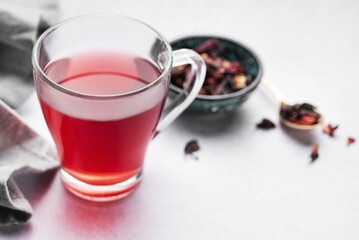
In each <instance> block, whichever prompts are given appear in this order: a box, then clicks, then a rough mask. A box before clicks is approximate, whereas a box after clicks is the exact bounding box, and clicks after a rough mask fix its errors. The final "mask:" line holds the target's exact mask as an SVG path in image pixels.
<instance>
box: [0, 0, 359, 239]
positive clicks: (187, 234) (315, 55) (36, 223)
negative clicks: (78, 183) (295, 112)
mask: <svg viewBox="0 0 359 240" xmlns="http://www.w3.org/2000/svg"><path fill="white" fill-rule="evenodd" d="M60 6H61V18H67V17H71V16H75V15H78V14H83V13H90V12H114V13H120V14H124V15H129V16H132V17H135V18H138V19H141V20H143V21H145V22H147V23H149V24H150V25H152V26H153V27H155V28H156V29H158V30H159V31H160V32H162V33H163V34H164V35H165V36H166V37H167V38H168V39H169V40H173V39H175V38H177V37H181V36H185V35H192V34H201V33H210V34H216V35H224V36H229V37H232V38H234V39H237V40H239V41H242V42H244V43H246V44H247V45H249V46H251V47H252V48H253V50H254V51H256V52H257V53H258V55H259V56H260V58H261V59H262V61H263V64H264V68H265V76H266V78H267V79H268V80H270V81H271V82H272V83H273V84H275V85H276V86H277V87H278V88H280V89H281V90H282V91H283V92H285V93H286V95H287V96H288V98H289V100H292V101H297V102H302V101H308V102H311V103H315V104H316V105H317V106H318V107H319V110H320V111H321V112H322V113H323V115H324V117H325V121H326V123H333V124H339V125H340V126H339V129H338V131H337V132H336V134H335V137H334V138H330V137H329V136H327V135H324V134H323V133H322V130H321V129H317V130H315V131H312V132H306V133H299V132H296V131H291V130H288V129H286V128H285V127H281V126H280V125H278V124H277V128H276V129H274V130H270V131H261V130H257V129H256V128H255V123H256V122H258V121H260V120H261V119H262V118H263V117H268V118H270V119H273V120H275V122H276V123H277V122H278V118H277V107H278V106H277V104H276V102H275V101H274V99H273V98H272V97H271V95H270V94H269V93H268V92H267V91H266V90H265V89H264V88H263V87H262V86H260V87H259V88H258V89H257V90H256V92H255V93H254V94H253V95H252V96H251V98H250V99H249V100H248V102H246V103H245V104H244V105H243V106H242V107H240V108H239V109H237V110H236V111H234V112H232V113H230V114H227V115H213V116H200V115H191V114H183V115H182V116H181V117H180V118H179V119H178V120H176V121H175V122H174V123H173V124H172V125H171V126H170V127H169V128H168V129H167V131H165V132H163V133H162V134H161V135H160V136H159V137H158V138H157V139H155V140H154V141H153V142H152V144H151V146H150V148H149V150H148V153H147V157H146V161H145V171H144V179H143V182H142V184H141V185H140V187H139V188H138V190H137V191H136V192H135V193H133V194H132V195H131V196H129V197H127V198H125V199H123V200H119V201H115V202H111V203H93V202H88V201H85V200H81V199H78V198H77V197H74V196H73V195H71V194H70V193H69V192H68V191H67V190H66V189H64V187H63V186H62V184H61V182H60V180H59V176H58V175H57V173H54V172H52V173H46V174H44V175H36V174H25V175H21V176H17V177H16V179H17V181H18V184H19V186H20V188H21V189H22V190H23V192H24V195H25V196H26V197H27V198H28V199H29V201H30V203H31V204H32V206H33V208H34V215H33V217H32V218H31V219H30V221H29V222H28V223H27V224H25V225H24V226H19V227H10V228H5V229H1V231H0V238H1V239H246V240H248V239H254V240H261V239H263V240H268V239H286V240H287V239H291V240H292V239H293V240H296V239H298V240H303V239H315V240H318V239H326V240H331V239H359V142H357V143H355V144H353V145H351V146H350V147H347V146H346V141H347V137H348V136H354V137H357V140H359V127H358V117H359V114H358V103H359V94H358V89H359V80H358V79H359V71H358V65H359V58H358V56H359V25H358V24H359V14H358V13H359V2H358V1H339V0H338V1H327V0H326V1H324V0H323V1H281V0H276V1H258V0H256V1H237V0H232V1H224V0H223V1H215V0H182V1H165V0H163V1H118V0H113V1H96V0H91V1H89V0H81V1H80V0H77V1H72V0H63V1H61V5H60ZM18 111H19V113H20V114H21V115H22V116H23V117H24V118H25V120H26V121H27V122H28V123H29V124H30V125H31V126H32V127H34V129H36V130H37V131H38V132H39V133H40V134H41V135H43V136H44V137H46V138H48V139H49V140H50V141H51V138H50V135H49V132H48V130H47V128H46V125H45V123H44V121H43V118H42V115H41V111H40V108H39V105H38V102H37V99H36V97H35V95H33V96H32V97H31V98H30V99H29V100H28V101H27V102H26V103H25V104H24V105H23V106H22V107H21V108H19V109H18ZM191 139H197V140H198V141H199V144H200V146H201V150H200V152H198V154H197V156H198V157H199V160H198V161H196V160H194V159H193V158H191V157H185V156H184V153H183V151H184V146H185V144H186V143H187V142H188V141H189V140H191ZM314 143H318V144H319V155H320V157H319V159H318V160H317V162H315V163H314V164H309V162H310V158H309V155H310V151H311V145H312V144H314Z"/></svg>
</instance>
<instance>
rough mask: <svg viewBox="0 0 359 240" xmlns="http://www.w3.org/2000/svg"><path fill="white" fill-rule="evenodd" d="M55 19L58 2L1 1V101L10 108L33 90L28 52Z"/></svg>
mask: <svg viewBox="0 0 359 240" xmlns="http://www.w3.org/2000/svg"><path fill="white" fill-rule="evenodd" d="M56 18H57V0H31V1H29V0H0V99H2V100H3V101H5V102H6V103H7V104H8V105H10V106H11V107H13V108H16V107H18V106H19V105H20V104H21V103H23V102H24V101H25V99H26V98H28V97H29V96H30V94H31V93H32V91H33V90H34V87H33V78H32V66H31V51H32V46H33V44H34V42H35V40H36V38H37V37H38V35H39V34H40V33H42V32H43V31H44V30H46V29H47V28H48V27H49V25H50V24H53V23H54V21H56Z"/></svg>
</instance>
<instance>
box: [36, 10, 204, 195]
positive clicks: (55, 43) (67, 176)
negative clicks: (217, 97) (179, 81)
mask: <svg viewBox="0 0 359 240" xmlns="http://www.w3.org/2000/svg"><path fill="white" fill-rule="evenodd" d="M32 63H33V72H34V79H35V85H36V92H37V95H38V98H39V101H40V105H41V108H42V112H43V114H44V117H45V120H46V123H47V126H48V128H49V130H50V132H51V134H52V137H53V139H54V141H55V144H56V148H57V153H58V155H59V158H60V161H61V170H60V172H61V178H62V181H63V183H64V185H65V186H66V188H67V189H68V190H70V191H71V192H72V193H74V194H75V195H77V196H79V197H82V198H85V199H89V200H94V201H109V200H114V199H118V198H122V197H125V196H127V195H128V194H129V193H131V192H132V191H133V190H135V188H136V187H137V186H138V184H139V182H140V181H141V176H142V166H143V160H144V157H145V153H146V149H147V147H148V144H149V142H150V140H151V139H152V138H153V137H155V136H156V135H157V133H159V132H161V131H162V130H163V129H164V128H165V127H167V126H168V125H169V124H170V123H171V122H172V121H173V120H174V119H175V118H176V117H178V116H179V115H180V114H181V113H182V112H183V111H184V110H185V109H186V108H187V107H188V105H189V104H190V103H191V102H192V101H193V100H194V98H195V97H196V95H197V93H198V92H199V90H200V88H201V86H202V84H203V81H204V77H205V73H206V67H205V63H204V62H203V60H202V58H201V57H200V56H199V55H198V54H197V53H196V52H194V51H192V50H189V49H181V50H176V51H172V49H171V46H170V44H169V43H168V41H167V40H166V39H165V38H164V37H163V36H162V35H161V34H160V33H158V32H157V31H156V30H154V29H153V28H151V27H150V26H148V25H146V24H144V23H142V22H140V21H137V20H135V19H131V18H128V17H124V16H118V15H87V16H81V17H76V18H72V19H69V20H65V21H63V22H61V23H59V24H57V25H55V26H53V27H51V28H50V29H48V30H47V31H46V32H44V33H43V34H42V35H41V36H40V38H39V39H38V40H37V42H36V43H35V46H34V49H33V55H32ZM185 64H190V65H191V72H190V74H188V86H191V88H192V90H191V91H190V93H189V94H186V95H185V96H182V97H180V98H178V99H177V100H176V101H175V102H173V103H172V104H171V105H170V106H168V107H167V105H166V107H165V108H164V103H165V100H166V97H167V93H168V88H169V83H170V72H171V69H172V67H173V66H179V65H185Z"/></svg>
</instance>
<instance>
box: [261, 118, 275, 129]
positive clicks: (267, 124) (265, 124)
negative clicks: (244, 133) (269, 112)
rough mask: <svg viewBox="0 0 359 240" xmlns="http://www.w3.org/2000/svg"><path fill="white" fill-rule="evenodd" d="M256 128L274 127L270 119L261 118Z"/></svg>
mask: <svg viewBox="0 0 359 240" xmlns="http://www.w3.org/2000/svg"><path fill="white" fill-rule="evenodd" d="M257 128H260V129H272V128H275V124H274V123H273V122H272V121H271V120H269V119H266V118H263V120H262V121H261V122H259V123H257Z"/></svg>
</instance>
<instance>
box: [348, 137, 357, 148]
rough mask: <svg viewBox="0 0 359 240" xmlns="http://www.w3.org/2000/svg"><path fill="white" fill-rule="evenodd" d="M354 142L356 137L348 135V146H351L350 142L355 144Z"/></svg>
mask: <svg viewBox="0 0 359 240" xmlns="http://www.w3.org/2000/svg"><path fill="white" fill-rule="evenodd" d="M353 143H355V138H352V137H348V142H347V146H349V145H350V144H353Z"/></svg>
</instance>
